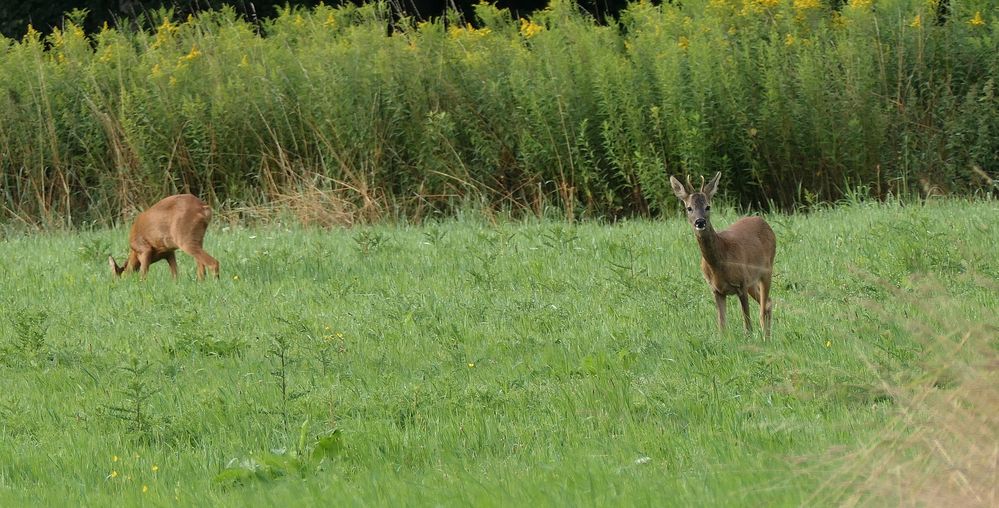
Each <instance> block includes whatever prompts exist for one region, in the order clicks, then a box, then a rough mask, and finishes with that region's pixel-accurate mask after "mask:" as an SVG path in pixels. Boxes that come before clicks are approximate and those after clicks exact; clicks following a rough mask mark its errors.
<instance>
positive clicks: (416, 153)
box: [0, 0, 999, 224]
mask: <svg viewBox="0 0 999 508" xmlns="http://www.w3.org/2000/svg"><path fill="white" fill-rule="evenodd" d="M950 7H951V9H950V13H949V16H948V17H947V18H946V19H945V20H944V21H943V22H939V21H938V20H937V18H936V12H937V6H936V4H935V2H933V1H932V0H931V1H927V0H851V1H850V2H847V3H846V4H845V5H841V6H839V7H837V8H833V7H830V6H829V5H828V4H827V3H825V2H824V1H823V0H708V1H704V0H691V1H685V2H683V3H682V5H662V6H653V5H651V4H649V3H644V2H639V3H634V4H631V5H630V6H629V7H628V8H627V9H625V10H624V11H622V13H621V15H620V17H619V19H618V20H617V22H612V23H610V24H606V25H605V24H598V23H596V22H595V21H594V20H593V19H592V18H591V17H589V16H587V15H584V14H582V13H581V12H580V11H579V10H578V8H577V7H576V5H575V4H573V3H565V2H562V1H555V2H553V3H552V4H551V5H550V6H549V8H547V9H545V10H544V11H541V12H538V13H536V14H535V15H533V16H531V17H530V18H529V19H522V18H516V17H514V16H512V15H511V14H510V13H509V12H508V11H505V10H501V9H498V8H496V7H494V6H490V5H487V4H480V5H479V6H478V7H477V8H476V19H475V20H474V23H473V24H469V23H468V22H467V21H466V20H465V19H461V18H460V17H459V16H450V17H446V18H443V19H437V20H434V21H430V22H417V21H415V20H409V19H402V20H395V21H393V20H392V19H393V18H392V16H391V15H390V13H389V10H388V8H387V7H385V6H384V5H381V4H368V5H364V6H362V7H359V8H358V7H353V6H348V7H341V8H332V7H328V6H322V5H321V6H318V7H316V8H314V9H311V10H303V9H286V10H283V11H281V12H280V13H279V15H278V16H276V17H275V18H274V19H273V20H270V21H266V22H263V23H261V24H252V23H249V22H247V21H245V20H244V19H243V18H242V17H241V16H240V15H238V14H237V13H236V12H235V11H234V10H231V9H222V10H219V11H209V12H203V13H201V14H198V15H196V16H191V17H188V18H187V19H175V17H173V16H172V15H171V14H170V13H169V12H160V13H159V16H160V18H159V19H158V21H157V22H156V26H157V28H155V29H153V30H147V31H137V32H133V31H121V30H116V29H113V28H106V29H102V30H99V31H97V32H96V33H90V34H88V33H86V32H85V31H84V30H83V29H82V28H80V27H81V26H82V21H81V20H79V19H78V20H76V21H75V22H74V21H70V22H67V24H66V25H65V29H64V30H55V31H54V32H53V33H52V34H51V35H48V36H45V37H42V36H41V35H40V34H39V33H38V32H35V31H29V33H28V34H27V35H26V36H25V37H24V38H23V39H21V40H17V41H15V40H4V41H2V43H0V46H2V47H0V171H2V173H0V180H2V184H0V185H2V188H3V192H2V196H0V201H2V203H0V205H2V210H3V212H2V214H3V217H4V220H11V219H12V218H17V219H18V220H20V221H24V222H27V223H31V224H79V223H81V222H84V221H99V222H107V221H110V220H114V219H115V218H116V217H118V216H119V214H120V213H122V211H123V210H125V211H127V210H130V209H131V207H142V206H145V205H148V204H150V203H152V202H153V201H155V200H156V199H158V198H160V197H162V196H163V195H164V194H168V193H172V192H175V191H179V190H189V191H192V192H195V193H197V194H199V195H201V196H203V197H205V198H206V199H209V200H210V201H212V202H214V203H216V204H218V203H225V204H227V205H228V206H230V207H233V208H236V207H240V206H242V205H259V204H267V203H275V202H289V200H294V196H312V197H315V198H316V199H312V198H308V199H299V200H298V201H295V202H304V201H308V202H312V203H325V204H328V206H326V208H328V209H331V210H336V212H337V213H338V214H339V215H338V216H340V217H343V220H344V221H356V220H373V219H378V218H383V217H385V216H388V215H394V216H406V217H413V218H417V219H418V218H420V217H423V216H425V215H426V214H428V213H431V212H444V213H447V212H449V211H453V210H454V208H455V206H463V205H467V204H468V203H473V204H474V205H475V206H480V205H485V206H487V207H489V208H509V209H514V210H519V211H527V212H541V211H543V210H544V209H546V208H548V207H552V206H554V207H556V208H559V209H562V210H565V212H566V214H567V215H568V216H577V217H578V216H619V215H629V214H656V213H659V212H660V211H662V210H663V209H666V208H667V207H671V206H674V205H672V204H671V200H672V199H673V198H672V196H671V195H670V192H669V191H668V184H667V182H668V175H669V174H691V175H693V176H694V177H696V176H698V175H704V174H710V173H713V172H714V171H723V172H724V173H725V174H726V177H725V178H724V180H723V181H724V182H727V186H728V187H727V188H726V194H727V196H728V197H729V198H730V199H732V200H733V201H737V202H739V203H741V204H744V205H761V206H771V205H776V206H779V207H793V206H798V205H803V204H804V205H808V204H811V203H814V202H816V201H829V200H837V199H840V198H842V197H843V196H845V195H848V194H851V193H861V194H865V195H866V194H869V195H873V196H875V197H878V198H881V197H884V196H887V195H889V194H894V195H900V194H909V193H911V192H913V191H915V192H918V193H949V192H957V193H966V192H975V191H978V190H981V189H990V186H992V187H991V189H992V190H994V189H995V187H994V184H993V183H992V182H993V180H991V179H990V175H991V177H994V175H995V172H996V170H997V168H999V98H997V95H996V76H997V75H999V10H997V9H996V7H995V6H993V5H992V4H991V3H990V2H986V1H984V0H982V1H975V0H968V1H962V2H954V3H953V4H952V5H951V6H950ZM319 198H321V199H319ZM317 199H318V200H317Z"/></svg>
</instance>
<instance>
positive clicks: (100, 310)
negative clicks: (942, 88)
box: [0, 199, 999, 506]
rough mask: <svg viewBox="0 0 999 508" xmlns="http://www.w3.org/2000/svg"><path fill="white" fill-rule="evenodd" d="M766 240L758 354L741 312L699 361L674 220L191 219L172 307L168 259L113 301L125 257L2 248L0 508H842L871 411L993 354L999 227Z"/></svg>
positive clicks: (107, 238)
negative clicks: (191, 252) (214, 267)
mask: <svg viewBox="0 0 999 508" xmlns="http://www.w3.org/2000/svg"><path fill="white" fill-rule="evenodd" d="M716 215H717V216H716V217H715V218H714V222H715V224H716V225H717V226H719V227H724V226H725V225H727V224H729V223H731V222H732V221H734V220H735V219H736V218H737V216H738V214H737V213H736V212H735V211H733V210H731V209H729V210H722V211H721V212H720V213H717V214H716ZM766 218H767V220H768V221H769V222H770V224H771V225H772V226H773V229H774V230H775V232H776V235H777V239H778V247H777V259H776V265H775V279H774V288H773V293H772V295H773V296H774V297H775V298H776V300H777V303H776V307H775V311H774V319H775V321H774V330H773V337H772V339H771V340H769V341H763V340H762V336H761V334H760V332H759V328H758V322H757V315H756V310H757V309H756V307H755V302H754V303H753V305H754V307H752V308H751V310H752V311H753V323H754V327H756V328H755V330H754V332H755V333H753V334H751V335H746V334H745V333H743V331H742V330H741V328H740V327H739V326H732V325H733V324H734V325H738V324H739V322H740V320H739V319H738V313H737V312H738V310H737V309H738V304H737V303H736V300H734V299H729V315H730V328H729V330H728V331H727V332H725V333H719V332H718V330H717V328H716V324H715V309H714V304H713V301H712V299H711V297H710V294H709V292H708V289H707V286H706V284H705V282H704V281H703V279H702V277H701V274H700V271H699V253H698V251H697V247H696V244H695V241H694V237H693V234H692V233H691V231H690V228H689V226H688V225H687V224H686V222H685V221H684V220H683V219H681V218H680V217H679V215H678V214H677V215H674V216H671V217H668V218H664V219H662V220H644V219H643V220H633V221H621V222H616V223H601V222H597V221H593V222H584V223H578V224H570V223H566V222H564V221H557V220H547V219H544V220H541V219H532V220H526V221H525V220H514V219H500V220H487V219H485V218H483V217H482V216H480V215H477V214H466V215H462V214H459V216H457V217H455V218H452V219H448V220H443V221H439V222H425V223H422V224H420V225H405V224H394V225H388V224H383V225H378V226H362V227H354V228H350V229H332V230H322V229H308V228H303V227H301V226H299V225H286V224H283V223H281V222H272V223H269V224H266V225H258V226H254V227H245V226H240V225H239V224H238V223H237V222H233V223H231V224H227V223H226V222H225V221H224V220H221V219H217V220H216V221H215V222H214V223H213V224H212V226H211V227H210V228H209V232H208V235H207V236H206V241H205V248H206V249H207V250H208V251H209V252H210V253H212V254H213V255H214V256H215V257H217V258H218V259H219V260H220V261H221V263H222V277H221V279H219V280H217V281H216V280H208V281H205V282H201V283H198V282H196V281H195V280H194V262H193V260H192V259H191V258H190V257H189V256H186V255H184V254H179V255H178V262H179V265H180V270H181V277H180V279H179V280H178V281H177V282H174V281H172V280H171V279H170V276H169V271H168V269H167V266H166V264H165V263H158V264H156V265H153V267H152V269H151V271H150V276H149V278H148V279H147V280H145V281H141V280H139V278H138V277H135V276H132V277H125V278H123V279H120V280H114V279H112V277H111V274H110V269H109V268H108V266H107V255H108V254H114V255H115V256H116V257H117V258H118V259H119V260H120V259H121V257H122V256H123V254H125V253H126V251H125V249H126V236H127V229H125V228H118V229H113V230H107V229H98V230H93V231H73V232H59V231H51V232H45V233H32V234H26V233H19V232H16V231H12V230H9V229H8V230H5V231H6V232H5V233H4V241H3V242H2V243H0V305H2V307H3V309H4V311H3V313H2V317H0V379H2V386H3V390H2V391H0V442H2V443H3V446H0V505H4V506H18V505H20V506H26V505H34V506H62V505H70V506H111V505H144V506H177V505H181V506H191V505H194V506H198V505H230V506H242V505H247V504H250V505H282V506H285V505H295V506H336V505H342V504H349V505H374V506H399V505H435V506H438V505H445V506H468V505H474V506H526V505H543V506H607V505H629V506H633V505H639V506H664V505H665V506H693V505H715V506H761V505H765V506H790V505H802V504H806V505H828V504H839V503H842V502H844V499H845V498H844V496H846V495H848V494H849V495H858V496H863V495H864V492H866V490H865V489H866V488H867V487H861V486H858V484H857V483H856V481H855V480H856V479H855V478H852V477H851V474H852V473H851V471H853V470H850V469H844V463H845V462H846V461H847V460H846V458H848V457H850V456H851V454H852V453H853V452H854V451H856V450H863V449H865V448H869V447H870V446H871V443H874V442H877V441H878V440H879V439H881V437H882V436H883V430H884V429H886V428H888V427H890V426H891V425H892V424H893V422H896V421H897V417H898V413H899V409H900V406H902V405H903V404H902V402H904V401H901V400H900V399H899V396H898V393H897V392H896V391H895V390H893V388H892V387H894V386H905V385H906V384H908V383H913V382H917V381H918V380H919V379H921V378H923V377H925V376H927V375H930V374H932V372H930V369H931V367H930V366H929V364H928V363H927V362H928V361H929V360H931V359H930V358H929V356H931V355H930V352H931V351H932V349H933V348H930V347H929V346H928V344H930V342H928V341H930V340H935V339H936V338H943V340H950V338H952V337H966V338H967V337H970V338H971V339H975V338H976V337H978V338H983V337H984V338H983V339H982V340H984V341H986V343H987V344H989V345H990V346H991V349H988V348H987V349H988V350H989V351H992V353H994V352H995V315H996V311H997V303H999V297H997V291H996V280H997V279H999V260H997V257H996V255H995V253H996V246H997V238H999V220H997V219H999V205H997V203H996V202H995V201H991V200H978V201H960V200H956V199H955V200H940V201H929V202H926V203H921V204H920V203H913V204H905V205H903V204H898V203H888V204H869V203H863V202H859V203H854V204H848V205H845V206H842V207H839V208H835V209H818V210H815V211H813V212H811V213H808V214H797V215H768V216H766ZM288 224H292V222H289V223H288ZM990 323H991V324H990ZM971 339H967V340H971ZM953 379H958V380H959V379H960V378H953ZM955 383H958V381H954V382H952V383H951V384H952V385H953V384H955ZM940 389H941V390H945V389H947V386H943V387H942V388H940ZM993 437H994V431H993ZM989 446H991V444H990V445H989ZM989 449H991V448H989ZM881 501H883V502H888V500H887V499H884V498H881Z"/></svg>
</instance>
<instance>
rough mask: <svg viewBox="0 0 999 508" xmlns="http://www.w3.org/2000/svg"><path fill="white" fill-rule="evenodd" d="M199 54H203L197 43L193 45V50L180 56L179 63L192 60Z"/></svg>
mask: <svg viewBox="0 0 999 508" xmlns="http://www.w3.org/2000/svg"><path fill="white" fill-rule="evenodd" d="M199 56H201V50H199V49H198V45H197V44H194V45H193V46H191V52H190V53H188V54H186V55H184V56H182V57H180V59H179V60H178V61H177V63H183V62H190V61H191V60H194V59H196V58H198V57H199Z"/></svg>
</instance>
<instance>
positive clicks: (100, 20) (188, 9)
mask: <svg viewBox="0 0 999 508" xmlns="http://www.w3.org/2000/svg"><path fill="white" fill-rule="evenodd" d="M347 1H349V0H327V1H326V2H322V1H321V0H292V1H289V0H253V1H248V0H173V1H163V0H53V1H47V0H25V1H21V2H14V1H5V2H0V34H2V35H3V36H5V37H10V38H14V39H20V38H21V37H23V36H24V34H25V32H26V30H27V27H28V25H29V24H31V25H32V26H33V27H34V28H35V29H36V30H39V31H41V32H42V33H47V32H49V31H51V29H52V28H53V27H57V26H60V25H61V24H62V23H63V17H64V15H65V13H70V12H73V11H74V10H85V11H86V12H87V16H86V19H85V20H84V23H83V27H84V29H85V30H86V31H87V32H93V31H96V30H97V29H99V28H100V27H101V26H102V25H103V24H104V23H108V24H109V25H111V26H119V27H120V26H121V25H122V24H123V23H124V22H127V23H128V24H131V25H136V24H137V25H140V26H141V25H142V24H143V23H145V22H147V21H148V19H147V17H148V13H150V12H151V11H155V10H158V9H162V8H170V9H173V11H174V13H175V15H179V16H180V17H181V18H183V17H186V15H187V14H190V13H195V12H200V11H205V10H211V9H218V8H220V7H222V6H223V5H230V6H232V7H234V8H235V10H236V12H238V13H240V14H242V15H243V16H244V17H246V19H247V20H250V21H253V20H255V19H263V18H271V17H274V16H275V15H276V14H277V11H278V9H279V8H281V7H286V6H295V7H315V6H316V5H318V4H320V3H325V4H326V5H332V6H336V5H341V4H344V3H346V2H347ZM353 3H354V4H360V3H361V2H360V1H359V0H355V1H354V2H353ZM388 3H389V4H390V5H391V7H392V9H393V10H394V11H395V12H396V13H397V15H405V16H413V17H416V18H420V19H431V18H434V17H438V16H441V15H443V14H444V12H445V10H446V9H451V10H457V11H460V12H461V13H462V14H463V15H464V16H465V17H466V18H467V19H474V15H473V6H474V5H475V4H476V3H478V2H477V1H473V0H389V2H388ZM577 3H578V4H579V6H580V7H582V8H583V9H585V10H586V11H588V12H589V13H590V14H592V15H593V16H594V17H596V18H597V19H604V18H605V17H607V16H614V15H616V14H617V13H618V12H619V11H620V10H621V9H623V8H624V6H625V5H626V2H625V1H624V0H579V1H578V2H577ZM495 4H496V5H497V6H498V7H501V8H507V9H510V10H511V11H512V12H514V13H515V14H518V13H519V14H523V15H526V14H527V13H529V12H532V11H535V10H537V9H541V8H543V7H544V6H545V5H546V4H547V1H546V0H500V1H498V2H495Z"/></svg>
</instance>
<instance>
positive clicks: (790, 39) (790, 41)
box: [784, 34, 797, 46]
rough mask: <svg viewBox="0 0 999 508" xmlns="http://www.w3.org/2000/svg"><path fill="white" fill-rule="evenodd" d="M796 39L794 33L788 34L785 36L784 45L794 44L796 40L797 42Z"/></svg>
mask: <svg viewBox="0 0 999 508" xmlns="http://www.w3.org/2000/svg"><path fill="white" fill-rule="evenodd" d="M796 40H797V39H795V38H794V35H793V34H787V36H785V37H784V45H785V46H793V45H794V42H795V41H796Z"/></svg>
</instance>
